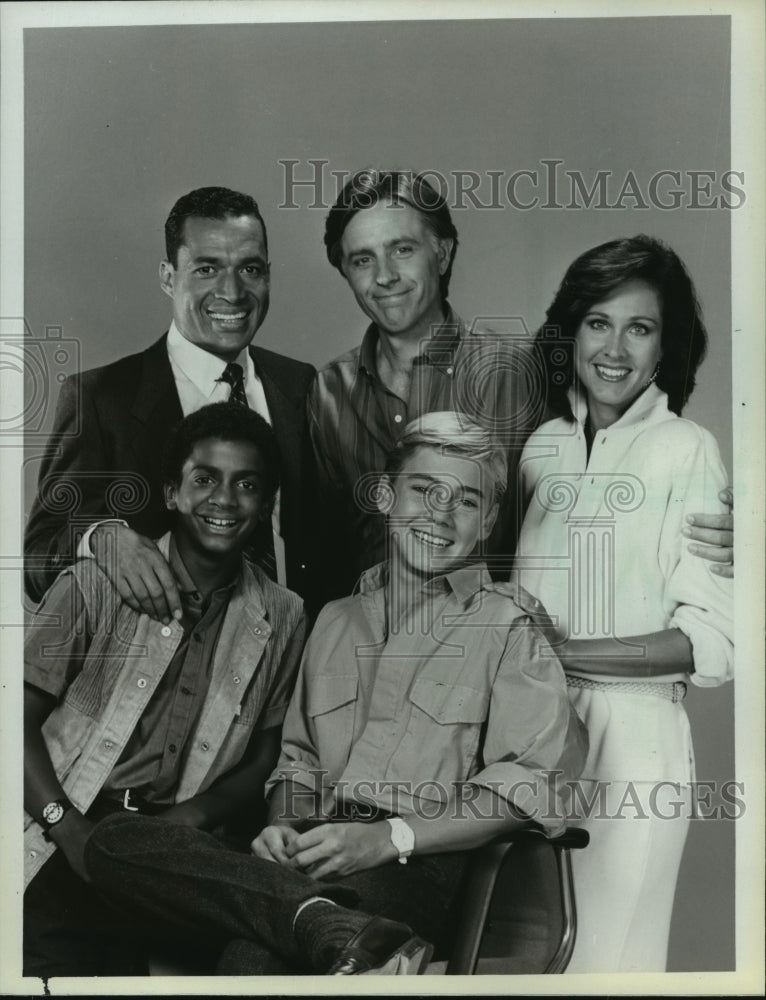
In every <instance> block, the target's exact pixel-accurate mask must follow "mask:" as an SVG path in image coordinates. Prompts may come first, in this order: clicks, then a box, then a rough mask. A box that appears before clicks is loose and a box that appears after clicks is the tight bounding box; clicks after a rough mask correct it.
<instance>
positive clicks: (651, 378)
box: [644, 361, 660, 389]
mask: <svg viewBox="0 0 766 1000" xmlns="http://www.w3.org/2000/svg"><path fill="white" fill-rule="evenodd" d="M659 372H660V363H659V361H658V362H657V367H656V368H655V369H654V371H653V372H652V374H651V377H650V379H649V381H648V382H647V383H646V385H645V386H644V388H645V389H648V388H649V386H650V385H651V384H652V382H655V381H656V380H657V376H658V375H659Z"/></svg>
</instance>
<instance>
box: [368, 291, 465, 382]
mask: <svg viewBox="0 0 766 1000" xmlns="http://www.w3.org/2000/svg"><path fill="white" fill-rule="evenodd" d="M445 305H446V308H445V316H444V322H443V323H440V324H439V326H437V327H436V328H435V329H434V331H433V333H432V335H431V337H430V338H429V340H428V342H427V343H426V344H425V346H424V347H423V351H422V353H421V354H420V355H419V358H423V359H424V360H425V361H427V362H428V363H429V364H432V365H434V367H436V368H442V369H447V368H449V367H451V366H452V365H454V363H455V349H456V348H457V345H458V343H459V342H460V338H461V336H464V335H465V325H464V323H463V321H462V319H461V318H460V317H459V316H458V314H457V313H456V312H455V311H454V309H453V308H452V306H451V305H450V304H449V302H447V303H446V304H445ZM379 337H380V333H379V331H378V327H377V326H376V324H375V323H370V325H369V326H368V327H367V329H366V331H365V334H364V337H363V338H362V345H361V347H360V349H359V368H358V370H359V371H360V372H366V374H367V375H370V376H372V377H373V378H378V365H377V361H376V358H377V348H378V339H379Z"/></svg>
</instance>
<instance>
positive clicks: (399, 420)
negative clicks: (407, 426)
mask: <svg viewBox="0 0 766 1000" xmlns="http://www.w3.org/2000/svg"><path fill="white" fill-rule="evenodd" d="M394 422H395V423H397V424H400V423H401V422H402V415H401V413H397V414H396V415H395V417H394Z"/></svg>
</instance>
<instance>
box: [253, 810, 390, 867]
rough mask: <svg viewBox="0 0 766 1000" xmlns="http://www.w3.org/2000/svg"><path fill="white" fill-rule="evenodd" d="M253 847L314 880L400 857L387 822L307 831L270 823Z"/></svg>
mask: <svg viewBox="0 0 766 1000" xmlns="http://www.w3.org/2000/svg"><path fill="white" fill-rule="evenodd" d="M250 850H251V852H252V853H253V854H254V855H255V856H256V857H259V858H262V859H263V860H265V861H275V862H277V864H281V865H286V866H288V867H290V868H295V869H297V870H298V871H302V872H304V873H305V874H306V875H310V876H311V877H312V878H315V879H327V878H332V877H334V876H338V875H351V874H353V873H354V872H359V871H365V870H366V869H367V868H375V867H377V866H378V865H382V864H385V863H386V862H387V861H393V860H395V859H396V858H397V857H398V855H397V851H396V848H395V847H394V846H393V844H392V843H391V837H390V831H389V826H388V824H387V823H386V822H385V821H382V822H379V823H323V824H322V825H321V826H315V827H313V828H312V829H310V830H307V831H306V832H305V833H297V832H296V831H295V830H293V829H292V827H288V826H267V827H265V828H264V829H263V830H262V831H261V832H260V833H259V834H258V836H257V837H256V838H255V840H254V841H253V842H252V844H251V845H250Z"/></svg>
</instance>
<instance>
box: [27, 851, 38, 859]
mask: <svg viewBox="0 0 766 1000" xmlns="http://www.w3.org/2000/svg"><path fill="white" fill-rule="evenodd" d="M29 856H30V858H36V857H37V851H30V852H29Z"/></svg>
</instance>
